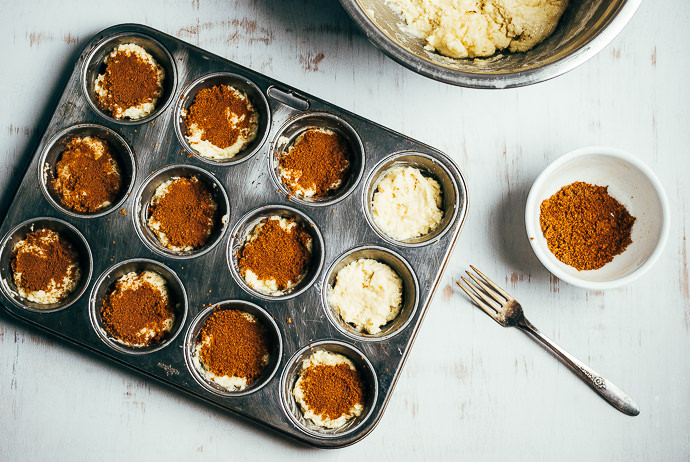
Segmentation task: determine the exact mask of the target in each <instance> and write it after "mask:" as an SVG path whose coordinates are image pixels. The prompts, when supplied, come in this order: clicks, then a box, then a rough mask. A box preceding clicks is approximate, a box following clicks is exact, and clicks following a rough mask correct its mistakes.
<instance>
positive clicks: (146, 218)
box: [132, 165, 230, 259]
mask: <svg viewBox="0 0 690 462" xmlns="http://www.w3.org/2000/svg"><path fill="white" fill-rule="evenodd" d="M180 178H186V179H188V180H190V181H193V182H195V183H196V182H199V183H200V184H201V185H203V188H202V191H208V192H209V193H210V197H211V199H212V202H213V203H215V207H216V209H215V212H213V214H212V216H213V219H212V222H211V224H210V225H209V231H210V233H208V231H207V232H206V234H202V235H201V237H199V239H201V238H203V239H202V240H201V242H203V241H205V242H204V243H203V244H200V245H198V246H196V247H191V246H186V247H180V246H177V245H175V244H174V243H173V241H172V240H170V241H169V242H168V245H167V246H166V245H164V243H163V242H164V241H162V240H161V239H167V238H163V237H161V236H163V235H164V234H165V231H164V229H163V228H162V227H161V224H160V223H158V222H157V221H156V220H155V219H154V220H153V221H150V219H151V217H152V199H153V198H154V196H155V197H158V198H160V197H162V196H164V195H165V192H164V191H162V190H164V189H166V187H167V186H169V185H171V184H172V182H174V181H176V180H177V179H180ZM194 178H196V180H193V179H194ZM206 205H207V206H208V207H210V205H209V204H206ZM208 207H207V208H208ZM195 210H196V209H195ZM197 211H198V210H197ZM132 215H133V220H134V228H135V229H136V231H137V234H138V235H139V237H140V238H141V240H142V241H143V242H144V244H146V246H147V247H149V248H150V249H151V250H153V251H154V252H155V253H157V254H159V255H163V256H166V257H169V258H175V259H185V258H195V257H198V256H200V255H204V254H205V253H207V252H209V251H210V250H211V249H213V248H214V247H215V246H216V245H218V243H219V242H220V241H221V239H222V238H223V235H224V234H225V230H226V228H227V224H228V220H229V217H230V202H229V201H228V196H227V194H226V193H225V190H224V189H223V186H222V185H221V183H220V181H219V180H218V179H217V178H216V177H215V176H213V175H212V174H211V173H209V172H207V171H206V170H204V169H202V168H199V167H194V166H191V165H170V166H168V167H164V168H162V169H160V170H158V171H157V172H155V173H153V174H152V175H151V176H149V177H148V178H147V179H146V180H145V181H144V182H143V183H142V185H141V187H140V188H139V190H138V191H137V193H136V202H135V210H134V213H133V214H132ZM204 216H206V215H205V214H200V216H199V217H197V218H200V219H201V218H203V217H204ZM170 218H171V219H172V218H173V217H170ZM177 221H179V223H175V224H174V225H175V226H188V225H189V226H192V225H191V222H189V221H187V220H186V218H185V217H177ZM195 223H196V221H195ZM195 226H196V225H195ZM199 226H201V225H199ZM154 230H156V231H158V233H157V234H156V233H154ZM199 232H201V231H199ZM196 234H198V233H196Z"/></svg>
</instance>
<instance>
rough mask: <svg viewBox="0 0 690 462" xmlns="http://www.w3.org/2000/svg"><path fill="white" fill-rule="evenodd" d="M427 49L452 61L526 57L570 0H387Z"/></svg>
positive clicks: (551, 29) (548, 30) (547, 33)
mask: <svg viewBox="0 0 690 462" xmlns="http://www.w3.org/2000/svg"><path fill="white" fill-rule="evenodd" d="M387 3H388V4H389V5H390V6H391V7H392V8H393V9H395V10H396V11H398V12H399V13H400V14H401V15H402V16H403V18H404V19H405V22H406V23H407V26H408V30H409V31H410V32H411V33H412V34H414V35H416V36H418V37H420V38H422V39H425V40H426V42H427V45H426V48H427V49H429V50H432V51H434V50H435V51H438V52H439V53H441V54H442V55H446V56H450V57H452V58H474V57H481V56H491V55H493V54H494V53H496V51H498V50H504V49H508V50H510V51H512V52H516V51H527V50H530V49H531V48H533V47H535V46H536V45H537V44H539V43H540V42H542V41H543V40H544V39H545V38H546V37H548V36H549V35H551V33H552V32H553V31H554V29H555V28H556V25H557V24H558V20H559V19H560V17H561V15H562V14H563V11H565V8H566V7H567V6H568V0H387Z"/></svg>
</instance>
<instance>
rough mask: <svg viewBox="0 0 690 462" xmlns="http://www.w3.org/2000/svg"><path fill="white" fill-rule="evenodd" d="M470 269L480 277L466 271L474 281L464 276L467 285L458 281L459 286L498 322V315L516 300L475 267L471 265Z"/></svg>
mask: <svg viewBox="0 0 690 462" xmlns="http://www.w3.org/2000/svg"><path fill="white" fill-rule="evenodd" d="M470 268H472V269H473V270H474V272H475V273H477V274H478V275H479V277H477V276H475V275H474V274H472V273H470V272H469V271H465V272H466V273H467V275H468V276H469V277H470V278H471V279H472V281H468V280H467V279H465V277H464V276H461V279H462V280H463V281H464V283H465V284H462V283H461V282H460V281H457V284H458V286H460V288H461V289H462V290H464V291H465V293H466V294H467V295H468V296H469V297H470V298H471V299H472V300H473V301H474V303H476V304H477V306H478V307H479V308H481V309H482V310H484V312H485V313H486V314H488V315H489V316H491V317H492V318H493V319H495V320H498V319H497V317H496V315H497V313H500V311H501V308H502V307H503V306H504V305H505V304H506V303H507V302H508V301H510V300H514V299H513V297H511V296H510V294H508V292H506V291H505V290H503V289H501V287H499V286H498V285H497V284H496V283H495V282H493V281H492V280H491V279H489V278H488V277H486V276H485V275H484V273H482V272H481V271H479V270H478V269H477V268H475V267H474V266H472V265H470Z"/></svg>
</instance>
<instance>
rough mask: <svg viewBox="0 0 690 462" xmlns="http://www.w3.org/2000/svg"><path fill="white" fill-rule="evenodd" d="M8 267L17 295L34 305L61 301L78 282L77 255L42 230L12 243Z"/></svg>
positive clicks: (59, 237)
mask: <svg viewBox="0 0 690 462" xmlns="http://www.w3.org/2000/svg"><path fill="white" fill-rule="evenodd" d="M10 266H11V268H12V275H13V280H14V283H15V285H16V286H17V289H18V291H19V293H20V294H21V295H22V296H23V297H26V298H27V299H28V300H30V301H33V302H36V303H42V304H49V303H57V302H59V301H61V300H64V299H65V298H66V297H67V296H68V295H69V294H70V293H71V292H72V291H73V290H74V288H75V286H76V284H77V281H78V279H79V266H78V256H77V253H76V252H75V251H74V249H73V248H72V245H71V244H70V243H69V242H67V240H65V239H64V238H63V237H62V236H60V235H59V234H58V233H56V232H55V231H53V230H50V229H45V228H43V229H38V230H36V231H32V232H30V233H29V234H27V235H26V237H25V238H24V239H23V240H21V241H19V242H17V244H15V246H14V248H13V250H12V255H11V257H10ZM42 292H43V293H42Z"/></svg>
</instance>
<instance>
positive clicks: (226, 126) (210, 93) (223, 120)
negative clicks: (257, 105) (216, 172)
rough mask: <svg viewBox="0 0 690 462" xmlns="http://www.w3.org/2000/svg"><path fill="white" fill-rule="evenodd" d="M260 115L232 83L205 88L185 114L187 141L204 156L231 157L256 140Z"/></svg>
mask: <svg viewBox="0 0 690 462" xmlns="http://www.w3.org/2000/svg"><path fill="white" fill-rule="evenodd" d="M258 119H259V117H258V114H257V112H256V111H255V110H254V107H253V106H252V103H251V101H250V100H249V98H248V97H247V95H245V94H244V93H243V92H241V91H239V90H237V89H235V88H233V87H231V86H229V85H216V86H214V87H210V88H204V89H202V90H199V92H198V93H197V94H196V96H195V97H194V102H193V104H192V105H191V106H190V107H189V109H188V111H187V114H186V116H185V118H184V123H185V127H186V130H187V133H186V137H187V141H189V143H190V144H191V146H192V147H193V148H194V149H195V150H196V151H197V152H199V154H200V155H202V156H204V157H208V158H212V159H228V158H231V157H233V156H235V155H236V154H237V153H239V152H240V151H242V150H243V149H245V148H246V147H247V145H249V143H251V142H252V141H254V139H255V138H256V135H257V129H258Z"/></svg>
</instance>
